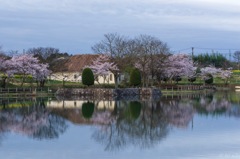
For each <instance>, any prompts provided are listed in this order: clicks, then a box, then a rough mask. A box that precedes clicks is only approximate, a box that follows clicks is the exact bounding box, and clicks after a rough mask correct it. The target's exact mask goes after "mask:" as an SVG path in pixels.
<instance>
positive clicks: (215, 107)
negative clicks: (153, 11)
mask: <svg viewBox="0 0 240 159" xmlns="http://www.w3.org/2000/svg"><path fill="white" fill-rule="evenodd" d="M194 106H195V108H196V109H197V111H198V113H200V114H207V115H208V114H212V115H217V114H222V113H226V112H227V111H228V110H230V109H231V103H230V101H228V99H227V98H225V97H224V96H221V97H219V98H216V97H214V95H212V94H210V95H207V96H202V97H201V98H200V100H199V103H196V104H195V105H194Z"/></svg>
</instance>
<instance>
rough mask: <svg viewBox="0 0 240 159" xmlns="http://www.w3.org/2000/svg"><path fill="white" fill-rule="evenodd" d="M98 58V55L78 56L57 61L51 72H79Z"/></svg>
mask: <svg viewBox="0 0 240 159" xmlns="http://www.w3.org/2000/svg"><path fill="white" fill-rule="evenodd" d="M98 56H99V55H98V54H80V55H74V56H70V57H68V58H63V59H58V60H56V61H55V62H54V64H53V66H52V67H51V68H52V71H53V72H79V71H82V70H83V68H84V67H85V66H87V65H91V64H92V62H93V60H95V59H96V58H97V57H98Z"/></svg>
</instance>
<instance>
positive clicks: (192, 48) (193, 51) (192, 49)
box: [192, 47, 194, 59]
mask: <svg viewBox="0 0 240 159" xmlns="http://www.w3.org/2000/svg"><path fill="white" fill-rule="evenodd" d="M193 56H194V47H192V59H193Z"/></svg>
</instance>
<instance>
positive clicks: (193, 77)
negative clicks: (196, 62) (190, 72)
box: [188, 76, 197, 83]
mask: <svg viewBox="0 0 240 159" xmlns="http://www.w3.org/2000/svg"><path fill="white" fill-rule="evenodd" d="M196 79H197V78H196V77H195V76H192V77H188V81H189V82H191V83H193V82H195V81H196Z"/></svg>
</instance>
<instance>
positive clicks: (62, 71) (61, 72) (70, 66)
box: [49, 54, 115, 84]
mask: <svg viewBox="0 0 240 159" xmlns="http://www.w3.org/2000/svg"><path fill="white" fill-rule="evenodd" d="M98 56H99V55H98V54H80V55H74V56H70V57H68V58H65V59H59V60H58V61H57V62H55V63H56V64H55V66H54V69H53V73H52V74H51V75H50V77H49V78H50V79H52V80H59V81H62V80H64V81H71V82H81V80H82V76H81V75H82V71H83V69H84V68H85V67H86V66H89V65H91V64H92V62H93V61H94V60H95V59H97V58H98ZM95 83H100V84H103V83H108V84H114V83H115V79H114V75H113V73H111V72H109V74H108V75H107V76H106V77H105V79H104V78H103V77H101V76H100V77H98V81H95Z"/></svg>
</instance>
